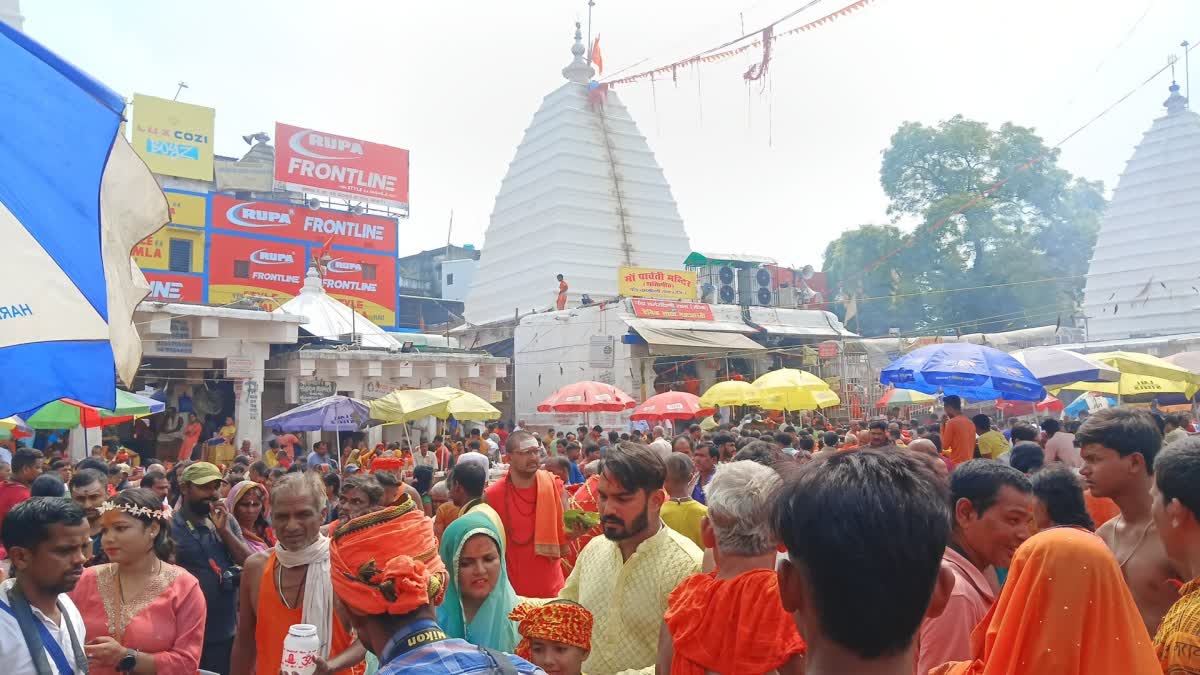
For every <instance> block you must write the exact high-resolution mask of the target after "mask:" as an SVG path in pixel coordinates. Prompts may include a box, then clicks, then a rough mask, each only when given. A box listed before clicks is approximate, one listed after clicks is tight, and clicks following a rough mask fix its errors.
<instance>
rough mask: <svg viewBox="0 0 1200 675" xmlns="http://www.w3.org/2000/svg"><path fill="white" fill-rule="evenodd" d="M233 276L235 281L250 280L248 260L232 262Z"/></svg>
mask: <svg viewBox="0 0 1200 675" xmlns="http://www.w3.org/2000/svg"><path fill="white" fill-rule="evenodd" d="M233 276H234V278H236V279H249V278H250V261H249V260H234V261H233Z"/></svg>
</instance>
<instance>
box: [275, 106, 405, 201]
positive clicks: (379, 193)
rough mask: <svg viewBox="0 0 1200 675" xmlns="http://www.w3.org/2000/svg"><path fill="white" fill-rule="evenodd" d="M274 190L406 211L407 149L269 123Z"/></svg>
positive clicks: (278, 123)
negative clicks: (272, 133)
mask: <svg viewBox="0 0 1200 675" xmlns="http://www.w3.org/2000/svg"><path fill="white" fill-rule="evenodd" d="M275 189H277V190H291V191H293V192H309V193H313V194H319V195H325V196H329V197H339V198H342V199H361V200H364V201H369V202H374V203H378V204H386V205H388V206H394V207H397V208H401V209H405V210H407V209H408V150H405V149H404V148H394V147H392V146H390V145H381V144H379V143H371V142H368V141H362V140H359V139H357V138H350V137H348V136H338V135H336V134H330V133H326V132H324V131H316V130H314V129H304V128H301V127H294V126H291V125H290V124H282V123H280V122H276V123H275Z"/></svg>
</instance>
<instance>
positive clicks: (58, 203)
mask: <svg viewBox="0 0 1200 675" xmlns="http://www.w3.org/2000/svg"><path fill="white" fill-rule="evenodd" d="M0 92H2V93H0V98H2V99H3V102H2V103H0V130H2V131H0V242H3V246H4V248H3V251H4V264H3V265H0V373H3V374H4V383H3V384H0V418H3V417H6V416H8V415H11V414H13V413H19V412H22V411H26V410H31V409H33V408H36V407H38V406H40V405H42V404H45V403H47V402H49V401H53V400H55V399H59V398H71V399H74V400H77V401H81V402H83V403H87V404H90V405H95V406H99V407H102V408H111V407H112V406H113V405H115V404H116V400H115V391H116V388H115V387H114V386H113V385H114V380H115V377H116V376H117V375H120V377H121V379H122V380H124V381H125V382H126V383H127V384H128V383H129V382H131V381H132V379H133V376H134V374H135V373H136V371H137V366H138V362H139V361H140V360H141V341H140V340H139V338H138V334H137V331H136V329H135V328H134V326H133V310H134V308H135V307H136V306H137V303H138V302H140V301H141V300H142V298H144V297H145V295H146V292H147V291H148V290H149V287H148V286H147V284H146V280H145V278H144V277H143V276H142V274H141V272H140V271H138V269H137V267H136V266H134V264H133V262H132V261H131V260H130V257H129V254H130V252H131V251H132V250H133V247H134V245H136V244H137V242H138V241H139V240H141V239H143V238H145V237H146V236H148V235H150V234H152V233H153V232H154V231H155V230H157V229H159V228H160V227H162V226H163V225H164V224H166V222H167V220H168V207H167V201H166V199H165V198H164V197H163V194H162V191H161V190H160V189H159V188H158V185H157V184H156V183H155V181H154V177H153V176H152V175H151V173H150V171H149V169H147V168H146V166H145V164H143V163H142V161H141V159H139V158H138V157H137V155H136V154H135V153H134V151H133V148H131V147H130V146H129V144H128V143H127V142H126V141H125V139H124V138H122V137H121V136H120V135H119V131H118V129H119V126H120V123H121V119H122V112H123V111H124V109H125V103H124V100H123V99H122V98H121V96H119V95H118V94H116V93H115V92H113V91H111V90H110V89H108V88H107V87H105V86H104V85H103V84H101V83H99V82H97V81H96V80H93V79H92V78H91V77H90V76H88V75H87V74H86V73H84V72H82V71H80V70H79V69H77V68H75V67H74V66H72V65H71V64H69V63H67V62H66V61H64V60H62V59H61V58H59V57H58V56H57V55H55V54H54V53H52V52H51V51H49V50H47V49H46V48H45V47H43V46H42V45H40V44H38V43H37V42H35V41H33V40H32V39H30V38H29V37H28V36H26V35H24V34H22V33H19V32H17V31H16V30H14V29H13V28H11V27H10V26H8V25H6V24H4V23H2V22H0Z"/></svg>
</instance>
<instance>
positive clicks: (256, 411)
mask: <svg viewBox="0 0 1200 675" xmlns="http://www.w3.org/2000/svg"><path fill="white" fill-rule="evenodd" d="M269 353H270V347H269V346H268V345H265V344H254V343H242V353H241V354H240V356H244V357H247V358H250V359H251V360H252V361H253V365H252V367H251V369H250V377H248V378H246V379H244V380H238V382H237V383H236V384H235V389H236V391H235V394H236V396H237V405H235V406H234V418H233V420H234V423H235V424H237V430H238V431H237V438H236V439H235V441H234V442H235V443H236V445H237V446H240V445H241V443H242V441H243V440H249V441H250V445H251V446H253V447H254V448H255V450H257V451H258V452H262V448H263V414H262V390H263V367H264V365H265V363H266V360H267V356H268V355H269Z"/></svg>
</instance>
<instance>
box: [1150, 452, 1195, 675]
mask: <svg viewBox="0 0 1200 675" xmlns="http://www.w3.org/2000/svg"><path fill="white" fill-rule="evenodd" d="M1198 479H1200V437H1192V438H1187V439H1184V440H1182V441H1177V442H1175V443H1172V444H1171V446H1170V447H1169V448H1166V449H1165V450H1163V451H1162V452H1161V453H1159V455H1158V456H1157V457H1155V458H1154V505H1153V507H1152V512H1153V514H1154V522H1155V524H1156V525H1157V526H1158V532H1159V536H1160V537H1162V542H1163V547H1164V548H1166V550H1167V556H1168V557H1169V558H1170V559H1171V560H1173V561H1176V562H1177V563H1178V564H1179V565H1180V569H1181V570H1182V571H1184V572H1185V574H1186V575H1187V578H1190V579H1191V581H1189V582H1188V583H1186V584H1184V585H1183V587H1182V588H1180V589H1179V599H1178V600H1176V601H1175V604H1173V605H1171V609H1169V610H1167V613H1166V615H1165V616H1163V620H1162V623H1160V624H1159V626H1158V634H1157V635H1155V636H1154V648H1155V649H1156V650H1157V651H1158V658H1159V661H1160V662H1161V664H1162V667H1163V672H1164V673H1200V480H1198Z"/></svg>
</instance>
